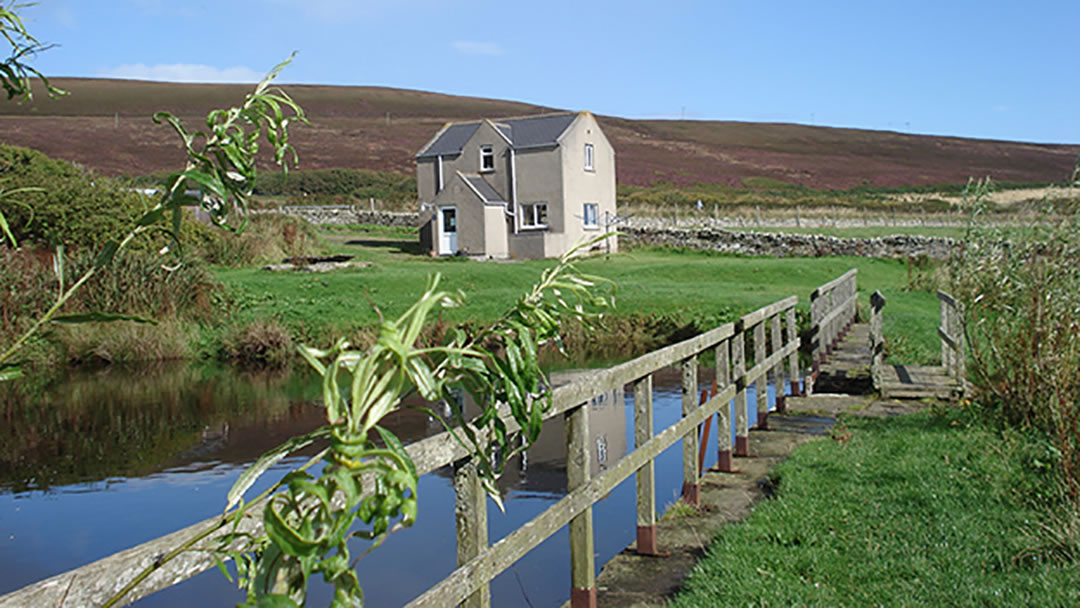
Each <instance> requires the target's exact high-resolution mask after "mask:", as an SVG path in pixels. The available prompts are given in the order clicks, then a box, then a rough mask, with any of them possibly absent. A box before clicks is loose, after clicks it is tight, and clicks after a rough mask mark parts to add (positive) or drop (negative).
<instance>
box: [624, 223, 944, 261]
mask: <svg viewBox="0 0 1080 608" xmlns="http://www.w3.org/2000/svg"><path fill="white" fill-rule="evenodd" d="M619 232H620V243H619V246H620V247H622V246H623V245H624V243H625V244H627V245H631V246H633V245H646V246H650V245H651V246H661V247H685V248H689V249H706V250H711V251H720V252H723V253H732V254H739V255H750V256H775V257H825V256H860V257H870V258H906V257H918V256H926V257H928V258H931V259H935V260H942V259H945V258H947V257H949V253H950V251H951V250H952V249H953V247H955V246H956V244H957V243H956V241H954V240H953V239H949V238H941V237H924V236H912V235H893V236H886V237H875V238H837V237H832V236H822V235H814V234H782V233H767V232H740V231H733V230H720V229H717V228H700V229H683V228H634V227H626V228H621V229H620V230H619Z"/></svg>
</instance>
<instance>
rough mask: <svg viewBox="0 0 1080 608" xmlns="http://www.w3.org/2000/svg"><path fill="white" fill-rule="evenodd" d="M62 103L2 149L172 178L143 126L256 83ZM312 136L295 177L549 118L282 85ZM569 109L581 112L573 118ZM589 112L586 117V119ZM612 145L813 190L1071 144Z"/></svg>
mask: <svg viewBox="0 0 1080 608" xmlns="http://www.w3.org/2000/svg"><path fill="white" fill-rule="evenodd" d="M52 80H53V82H54V84H56V85H57V86H59V87H61V88H64V89H67V90H69V91H71V95H70V96H67V97H63V98H60V99H57V100H51V99H48V98H47V97H46V96H44V95H37V96H35V99H34V102H33V103H25V104H21V105H20V104H16V103H13V102H6V103H3V104H2V105H0V141H3V142H4V143H8V144H15V145H21V146H27V147H31V148H34V149H37V150H41V151H42V152H45V153H46V154H48V155H50V156H53V157H56V158H62V159H65V160H70V161H74V162H77V163H80V164H81V165H84V166H86V167H90V168H93V169H95V170H97V171H99V172H101V173H104V174H108V175H121V174H122V175H142V174H146V173H150V172H153V171H159V170H166V169H174V168H177V167H178V166H179V163H180V162H181V161H182V158H183V156H182V154H181V153H180V149H179V146H178V142H177V140H176V138H175V135H174V134H173V133H172V131H171V129H169V128H168V127H165V126H160V125H155V124H153V122H151V120H150V116H151V115H152V114H153V113H154V112H155V111H158V110H168V111H169V112H172V113H173V114H175V115H177V116H179V117H181V118H182V119H184V121H185V123H186V124H188V126H189V128H192V129H194V128H197V127H198V126H202V124H203V120H204V118H205V115H206V113H207V112H208V111H209V110H211V109H213V108H216V107H227V106H231V105H235V104H237V103H239V102H240V100H242V99H243V96H244V95H245V94H246V93H247V92H249V91H250V89H251V85H246V84H243V85H240V84H177V83H162V82H148V81H135V80H109V79H86V78H55V79H52ZM283 88H284V89H285V90H286V91H287V92H288V93H289V94H290V95H291V96H292V97H293V98H294V99H296V101H297V102H299V103H300V104H301V105H302V106H303V107H304V109H305V110H306V111H307V113H308V115H309V118H310V119H311V121H312V126H311V127H303V126H297V127H296V128H295V130H294V131H292V141H293V144H294V145H295V146H296V148H297V151H298V152H299V154H300V158H301V163H302V168H307V169H320V168H331V167H352V168H361V169H376V170H381V171H395V172H398V173H405V174H412V173H413V172H414V171H415V163H414V155H415V154H416V152H417V151H418V150H419V149H420V148H421V147H422V146H423V145H424V143H426V142H427V141H428V140H429V139H430V138H431V136H432V135H434V133H435V132H436V131H437V130H438V129H439V128H440V127H441V126H442V125H443V124H445V123H446V122H448V121H455V120H469V119H476V118H503V117H509V116H521V115H529V114H539V113H545V112H551V111H555V110H558V108H549V107H545V106H539V105H535V104H528V103H522V102H514V101H503V100H495V99H483V98H476V97H461V96H453V95H445V94H441V93H430V92H423V91H411V90H404V89H393V88H386V87H359V86H327V85H284V86H283ZM574 109H578V108H574ZM582 109H584V108H582ZM597 119H598V120H599V121H600V124H601V126H602V127H603V128H604V131H605V133H606V134H607V136H608V138H609V139H610V140H611V142H612V145H613V146H614V147H615V151H616V158H617V173H618V175H617V179H618V182H619V183H621V184H630V185H639V186H642V185H648V184H649V183H653V182H656V181H665V182H671V183H675V184H692V183H696V182H703V183H721V184H726V185H729V186H742V185H743V184H744V180H746V179H747V178H762V177H764V178H770V179H773V180H781V181H784V182H789V183H793V184H801V185H804V186H809V187H812V188H818V189H833V188H851V187H855V186H860V185H872V186H906V185H924V184H939V183H947V182H953V183H955V182H962V181H965V180H967V178H968V177H979V176H984V175H990V176H992V177H993V178H994V179H996V180H998V181H1015V182H1047V181H1060V180H1062V179H1064V178H1065V177H1066V175H1067V174H1068V173H1069V172H1070V171H1071V169H1072V167H1073V164H1074V162H1075V160H1076V158H1077V155H1078V154H1080V146H1071V145H1054V144H1033V143H1023V142H1007V141H994V140H979V139H966V138H959V137H943V136H931V135H909V134H904V133H897V132H891V131H869V130H860V129H850V128H836V127H819V126H808V125H798V124H784V123H744V122H732V121H691V120H634V119H626V118H619V117H612V116H597Z"/></svg>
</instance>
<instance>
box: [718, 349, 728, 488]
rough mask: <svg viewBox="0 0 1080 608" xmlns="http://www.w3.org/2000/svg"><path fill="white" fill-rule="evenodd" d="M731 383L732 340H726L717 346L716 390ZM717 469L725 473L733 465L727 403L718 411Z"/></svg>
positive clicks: (720, 389)
mask: <svg viewBox="0 0 1080 608" xmlns="http://www.w3.org/2000/svg"><path fill="white" fill-rule="evenodd" d="M730 383H731V341H730V340H725V341H724V342H721V343H720V345H719V346H717V347H716V390H717V392H719V391H722V390H724V389H725V388H727V386H728V384H730ZM716 469H717V470H718V471H723V472H725V473H730V472H731V471H732V467H731V404H730V403H725V404H723V405H721V406H720V410H719V411H717V412H716Z"/></svg>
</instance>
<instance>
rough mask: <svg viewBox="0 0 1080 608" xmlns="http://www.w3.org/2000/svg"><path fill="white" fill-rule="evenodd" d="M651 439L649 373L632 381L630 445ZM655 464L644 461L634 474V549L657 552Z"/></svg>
mask: <svg viewBox="0 0 1080 608" xmlns="http://www.w3.org/2000/svg"><path fill="white" fill-rule="evenodd" d="M652 438H653V402H652V374H649V375H648V376H645V377H644V378H642V379H640V380H638V381H637V382H635V383H634V447H635V448H639V447H641V446H642V445H644V444H645V442H646V441H648V440H650V439H652ZM655 475H656V463H655V462H654V461H653V460H649V462H647V463H645V466H643V467H641V468H640V469H638V471H637V473H636V475H635V481H636V483H637V552H638V553H639V554H641V555H659V553H658V552H657V548H656V482H655V479H656V477H655Z"/></svg>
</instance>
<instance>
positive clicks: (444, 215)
mask: <svg viewBox="0 0 1080 608" xmlns="http://www.w3.org/2000/svg"><path fill="white" fill-rule="evenodd" d="M457 251H458V248H457V207H440V208H439V255H454V254H455V253H457Z"/></svg>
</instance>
